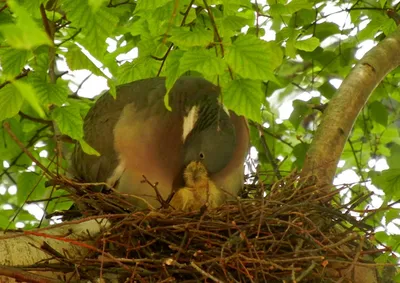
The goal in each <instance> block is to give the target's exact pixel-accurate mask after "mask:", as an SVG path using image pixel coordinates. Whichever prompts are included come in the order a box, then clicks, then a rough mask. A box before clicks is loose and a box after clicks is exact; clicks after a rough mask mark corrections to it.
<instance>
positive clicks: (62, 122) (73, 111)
mask: <svg viewBox="0 0 400 283" xmlns="http://www.w3.org/2000/svg"><path fill="white" fill-rule="evenodd" d="M52 118H53V119H54V121H55V122H56V123H57V126H58V127H59V129H60V131H61V133H63V134H64V135H68V136H70V137H71V138H73V139H76V140H81V139H82V138H83V121H82V117H81V114H80V109H79V107H78V106H77V105H70V106H63V107H57V108H55V109H54V110H53V112H52Z"/></svg>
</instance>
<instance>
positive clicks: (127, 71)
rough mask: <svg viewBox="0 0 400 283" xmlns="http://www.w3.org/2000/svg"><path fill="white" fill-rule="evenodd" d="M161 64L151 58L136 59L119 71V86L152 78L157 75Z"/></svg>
mask: <svg viewBox="0 0 400 283" xmlns="http://www.w3.org/2000/svg"><path fill="white" fill-rule="evenodd" d="M159 66H160V62H159V61H156V60H154V59H153V58H151V57H149V56H143V57H139V58H135V59H134V60H133V61H132V62H127V63H125V64H123V65H121V66H120V67H119V69H118V84H124V83H129V82H132V81H137V80H142V79H147V78H152V77H155V76H156V75H157V71H158V68H159Z"/></svg>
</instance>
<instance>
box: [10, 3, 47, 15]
mask: <svg viewBox="0 0 400 283" xmlns="http://www.w3.org/2000/svg"><path fill="white" fill-rule="evenodd" d="M46 1H47V0H18V1H17V2H18V3H19V4H20V6H23V7H24V8H25V9H26V10H27V11H28V12H29V13H30V14H31V15H32V16H33V17H35V18H40V17H41V15H40V4H43V3H44V2H46Z"/></svg>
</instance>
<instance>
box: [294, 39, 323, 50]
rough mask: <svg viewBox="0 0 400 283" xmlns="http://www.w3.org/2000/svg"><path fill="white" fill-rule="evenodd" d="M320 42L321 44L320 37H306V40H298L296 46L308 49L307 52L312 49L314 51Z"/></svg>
mask: <svg viewBox="0 0 400 283" xmlns="http://www.w3.org/2000/svg"><path fill="white" fill-rule="evenodd" d="M319 44H320V42H319V39H318V38H316V37H310V38H308V39H305V40H299V41H296V43H295V44H294V46H295V47H296V48H297V49H300V50H304V51H307V52H311V51H314V50H315V48H317V47H318V46H319Z"/></svg>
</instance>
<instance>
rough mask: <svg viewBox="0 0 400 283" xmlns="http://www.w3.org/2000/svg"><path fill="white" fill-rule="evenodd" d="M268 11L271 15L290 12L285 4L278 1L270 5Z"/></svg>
mask: <svg viewBox="0 0 400 283" xmlns="http://www.w3.org/2000/svg"><path fill="white" fill-rule="evenodd" d="M269 12H270V14H271V16H273V17H275V16H282V15H289V14H290V13H289V10H288V9H287V8H286V6H285V5H283V4H280V3H277V4H272V5H270V9H269Z"/></svg>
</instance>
